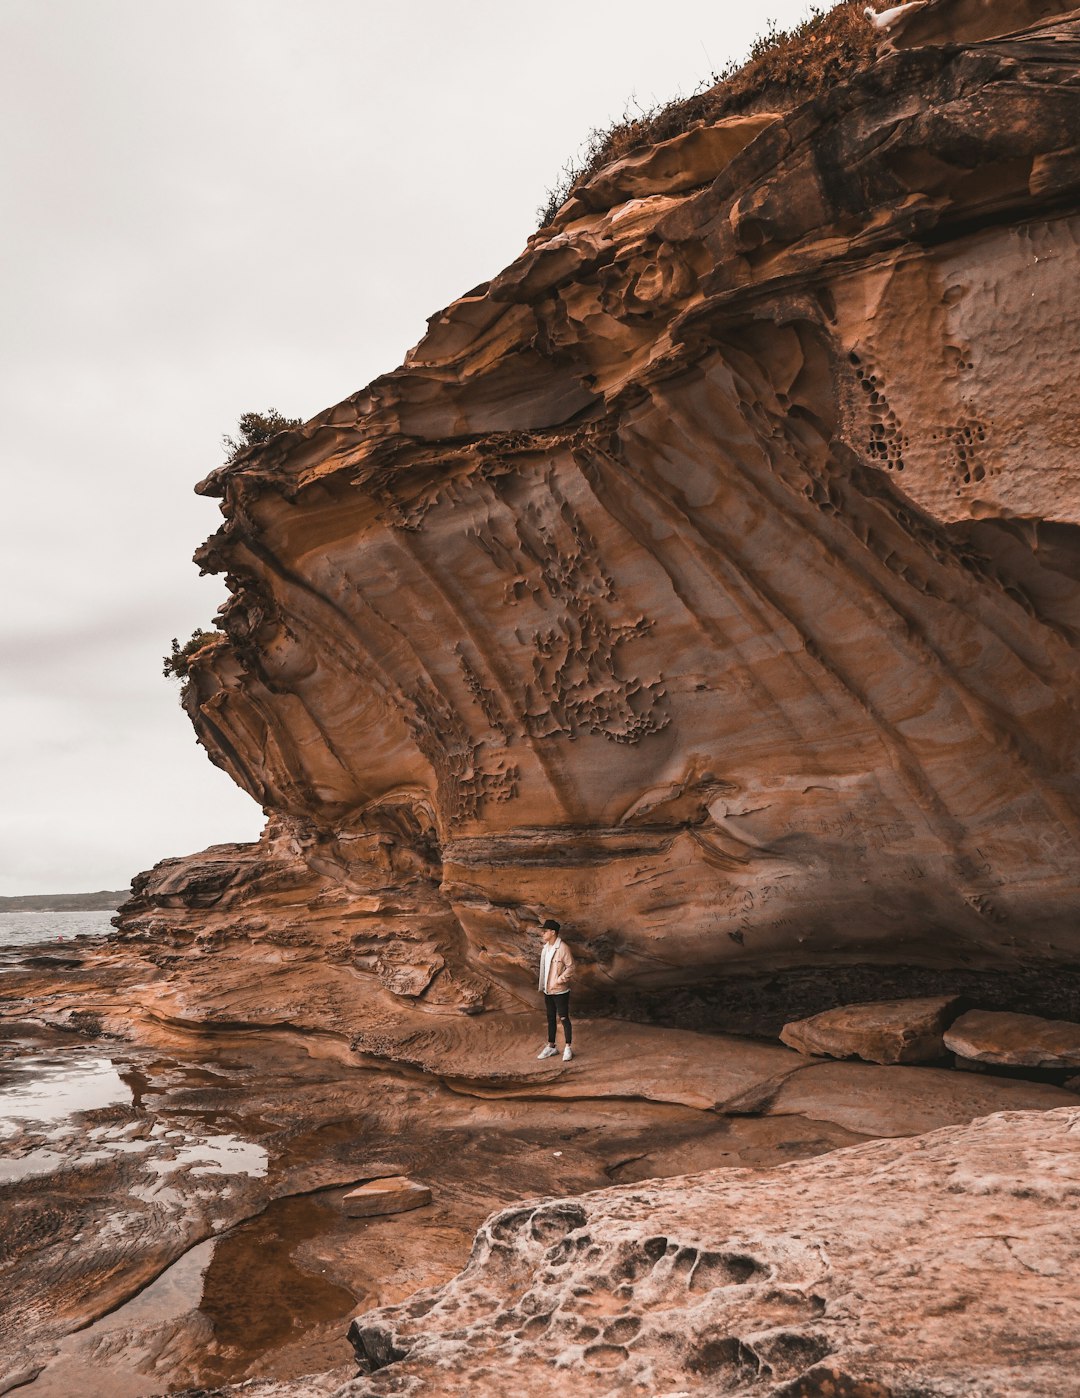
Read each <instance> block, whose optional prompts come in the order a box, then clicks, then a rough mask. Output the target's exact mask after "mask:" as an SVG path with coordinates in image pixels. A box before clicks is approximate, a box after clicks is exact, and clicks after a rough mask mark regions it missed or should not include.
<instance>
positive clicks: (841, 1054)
mask: <svg viewBox="0 0 1080 1398" xmlns="http://www.w3.org/2000/svg"><path fill="white" fill-rule="evenodd" d="M957 1006H958V1001H957V1000H956V998H955V997H954V996H946V997H944V998H936V999H926V1000H882V1001H879V1002H878V1003H876V1004H871V1005H840V1006H838V1007H837V1008H836V1009H835V1010H825V1011H824V1012H823V1013H822V1014H819V1015H813V1016H811V1018H810V1019H800V1020H797V1021H795V1022H794V1023H792V1024H785V1025H784V1027H783V1029H782V1030H781V1031H780V1038H781V1039H782V1040H783V1042H784V1043H785V1044H787V1045H789V1046H790V1047H791V1048H793V1049H797V1050H798V1052H799V1053H814V1054H820V1055H823V1056H824V1057H826V1058H862V1059H865V1060H866V1061H867V1062H869V1063H928V1062H932V1061H933V1060H934V1059H935V1058H941V1057H943V1056H944V1053H945V1042H944V1040H943V1038H942V1034H943V1033H944V1030H945V1028H946V1026H947V1025H948V1024H949V1023H950V1022H951V1020H952V1019H953V1018H954V1017H955V1014H956V1009H957Z"/></svg>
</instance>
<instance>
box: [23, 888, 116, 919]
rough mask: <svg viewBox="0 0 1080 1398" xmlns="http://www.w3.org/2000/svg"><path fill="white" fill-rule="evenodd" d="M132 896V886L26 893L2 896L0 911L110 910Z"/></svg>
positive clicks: (62, 911) (77, 911) (65, 911)
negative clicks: (83, 890) (94, 890)
mask: <svg viewBox="0 0 1080 1398" xmlns="http://www.w3.org/2000/svg"><path fill="white" fill-rule="evenodd" d="M130 897H131V889H130V888H121V889H115V888H114V889H101V890H99V891H98V892H97V893H24V894H22V895H21V896H19V897H15V898H0V913H93V912H98V911H101V912H108V911H111V910H112V909H113V908H118V907H119V906H120V904H121V903H126V902H127V900H128V899H129V898H130Z"/></svg>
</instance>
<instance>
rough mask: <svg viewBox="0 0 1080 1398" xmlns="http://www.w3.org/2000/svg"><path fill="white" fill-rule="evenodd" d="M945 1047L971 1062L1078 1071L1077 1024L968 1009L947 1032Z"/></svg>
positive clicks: (1079, 1036)
mask: <svg viewBox="0 0 1080 1398" xmlns="http://www.w3.org/2000/svg"><path fill="white" fill-rule="evenodd" d="M945 1046H946V1048H949V1049H951V1050H952V1051H953V1053H955V1054H958V1055H959V1056H960V1057H961V1058H969V1059H971V1060H972V1061H973V1062H975V1063H1001V1064H1012V1065H1014V1066H1016V1067H1019V1068H1080V1024H1073V1023H1072V1022H1071V1021H1069V1020H1065V1019H1041V1018H1040V1017H1039V1016H1038V1015H1018V1014H1010V1013H1007V1012H1005V1011H1001V1010H969V1011H968V1013H967V1014H966V1015H961V1016H960V1018H959V1019H958V1020H957V1021H956V1023H955V1024H954V1025H953V1026H952V1027H951V1028H950V1029H949V1030H948V1031H947V1033H946V1034H945Z"/></svg>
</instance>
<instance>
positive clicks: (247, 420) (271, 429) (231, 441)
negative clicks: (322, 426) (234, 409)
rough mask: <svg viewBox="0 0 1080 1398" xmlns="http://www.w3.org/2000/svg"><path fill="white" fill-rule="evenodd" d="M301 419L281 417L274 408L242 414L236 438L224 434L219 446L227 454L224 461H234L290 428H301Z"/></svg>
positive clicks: (237, 426)
mask: <svg viewBox="0 0 1080 1398" xmlns="http://www.w3.org/2000/svg"><path fill="white" fill-rule="evenodd" d="M302 426H303V418H299V417H283V416H282V415H281V413H279V412H278V410H277V409H276V408H267V410H266V412H265V413H242V414H241V416H240V421H239V422H238V423H237V425H236V430H237V432H238V434H239V435H238V436H236V437H230V436H229V435H228V433H226V434H225V435H224V436H223V437H222V439H221V445H222V446H223V447H224V448H225V451H226V452H227V456H226V458H225V459H226V461H235V460H236V458H237V457H238V456H240V455H242V454H243V453H244V452H245V451H247V450H248V449H249V448H251V447H261V446H262V445H263V443H264V442H268V441H269V440H270V438H271V437H276V436H277V435H278V433H279V432H287V431H289V429H290V428H292V427H302Z"/></svg>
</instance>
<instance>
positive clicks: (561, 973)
mask: <svg viewBox="0 0 1080 1398" xmlns="http://www.w3.org/2000/svg"><path fill="white" fill-rule="evenodd" d="M544 951H547V947H545V948H544ZM573 976H574V958H573V957H572V956H571V955H570V948H569V947H568V946H567V945H566V943H565V942H564V941H563V939H562V938H561V937H558V938H556V940H555V941H554V943H553V944H552V951H551V962H550V964H549V966H548V973H547V985H545V984H544V952H543V951H542V952H541V953H540V989H541V990H542V991H544V993H545V994H546V995H562V994H563V993H564V992H565V991H567V990H569V989H570V982H571V980H572V979H573Z"/></svg>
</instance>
